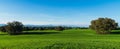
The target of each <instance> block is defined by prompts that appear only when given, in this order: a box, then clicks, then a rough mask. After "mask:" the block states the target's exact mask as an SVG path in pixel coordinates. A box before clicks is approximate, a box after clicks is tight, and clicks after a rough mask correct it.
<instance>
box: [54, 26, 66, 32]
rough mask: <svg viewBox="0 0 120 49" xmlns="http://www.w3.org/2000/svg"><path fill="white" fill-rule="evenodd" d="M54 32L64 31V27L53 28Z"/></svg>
mask: <svg viewBox="0 0 120 49" xmlns="http://www.w3.org/2000/svg"><path fill="white" fill-rule="evenodd" d="M55 30H57V31H63V30H64V27H62V26H57V27H56V28H55Z"/></svg>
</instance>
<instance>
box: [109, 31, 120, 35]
mask: <svg viewBox="0 0 120 49" xmlns="http://www.w3.org/2000/svg"><path fill="white" fill-rule="evenodd" d="M110 34H120V31H114V32H110Z"/></svg>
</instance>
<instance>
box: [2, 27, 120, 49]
mask: <svg viewBox="0 0 120 49" xmlns="http://www.w3.org/2000/svg"><path fill="white" fill-rule="evenodd" d="M119 31H120V30H116V31H113V32H119ZM0 48H1V49H120V34H104V35H100V34H96V33H95V31H92V30H90V29H78V30H75V29H71V30H65V31H54V30H46V31H29V32H25V33H24V34H22V35H7V34H3V33H0Z"/></svg>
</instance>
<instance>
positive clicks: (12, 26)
mask: <svg viewBox="0 0 120 49" xmlns="http://www.w3.org/2000/svg"><path fill="white" fill-rule="evenodd" d="M22 30H23V24H22V23H21V22H18V21H13V22H8V23H7V26H6V31H7V32H8V34H10V35H16V34H20V33H22Z"/></svg>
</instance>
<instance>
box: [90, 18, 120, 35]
mask: <svg viewBox="0 0 120 49" xmlns="http://www.w3.org/2000/svg"><path fill="white" fill-rule="evenodd" d="M117 27H118V23H116V22H115V20H113V19H110V18H98V19H97V20H92V21H91V25H90V28H91V29H93V30H96V32H97V33H98V34H108V33H110V31H111V30H113V29H116V28H117Z"/></svg>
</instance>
